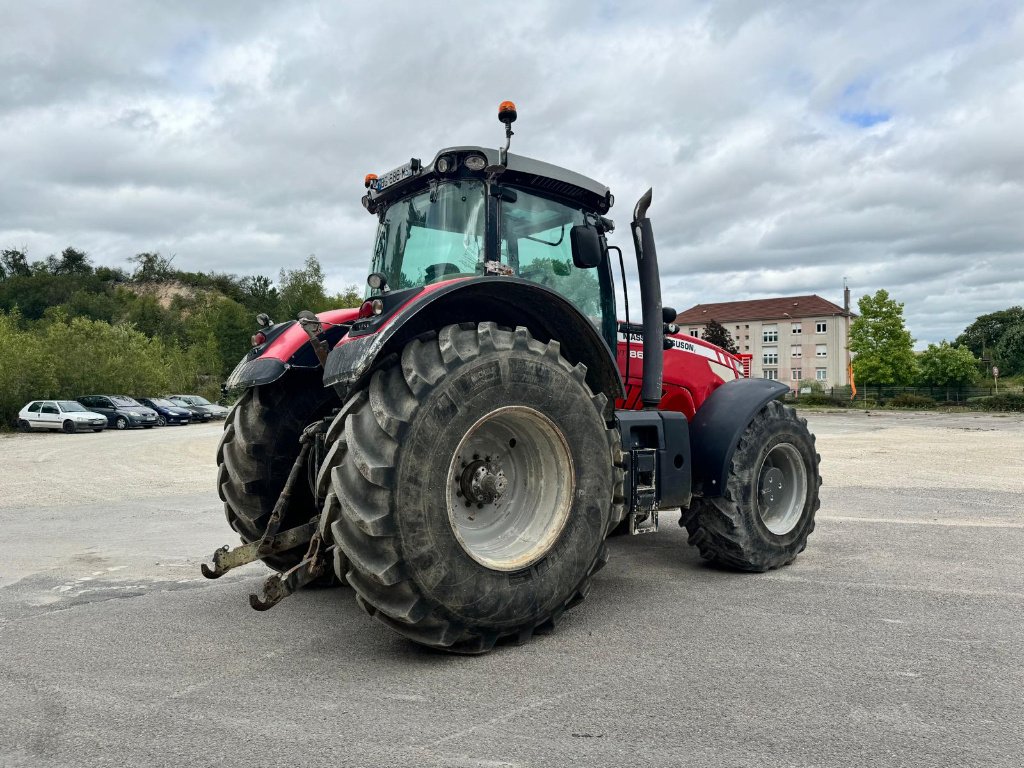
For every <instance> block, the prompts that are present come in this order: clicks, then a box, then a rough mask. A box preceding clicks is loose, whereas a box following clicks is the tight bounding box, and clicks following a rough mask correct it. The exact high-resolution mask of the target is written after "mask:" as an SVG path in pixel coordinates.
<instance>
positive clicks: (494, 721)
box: [0, 413, 1024, 768]
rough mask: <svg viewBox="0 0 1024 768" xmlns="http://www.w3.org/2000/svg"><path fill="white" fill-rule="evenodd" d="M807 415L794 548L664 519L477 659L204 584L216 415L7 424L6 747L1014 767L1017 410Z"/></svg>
mask: <svg viewBox="0 0 1024 768" xmlns="http://www.w3.org/2000/svg"><path fill="white" fill-rule="evenodd" d="M807 415H808V417H809V420H810V423H811V427H812V429H813V430H814V431H815V432H816V433H817V435H818V446H819V450H820V452H821V455H822V474H823V476H824V479H825V485H824V486H823V488H822V509H821V512H820V513H819V517H818V528H817V530H816V531H815V532H814V534H813V535H812V537H811V540H810V544H809V547H808V550H807V551H806V552H805V553H804V554H803V555H802V556H801V557H800V558H798V560H797V561H796V562H795V563H794V564H793V565H792V566H790V567H788V568H785V569H782V570H780V571H776V572H772V573H768V574H763V575H755V576H750V575H737V574H733V573H728V572H724V571H720V570H716V569H713V568H710V567H707V566H705V565H703V564H702V562H701V561H700V558H699V556H698V555H697V552H696V550H694V549H692V548H690V547H688V546H687V544H686V536H685V532H684V531H682V530H681V529H680V528H678V527H677V525H676V521H677V519H678V514H674V513H669V514H666V515H664V516H663V524H662V530H661V532H659V533H658V534H657V535H656V536H653V537H635V538H620V539H615V540H613V542H612V559H611V561H610V562H609V564H608V566H607V567H606V568H605V569H604V570H603V571H602V572H601V573H600V574H599V575H598V577H597V579H596V583H595V585H594V590H593V592H592V593H591V595H590V597H589V598H588V599H587V601H586V602H585V603H584V604H583V605H581V606H580V607H579V608H577V609H576V610H574V611H573V612H571V613H570V614H567V616H566V617H565V619H564V620H563V623H562V624H561V625H560V626H559V628H558V630H557V631H556V632H555V633H554V634H551V635H547V636H543V637H539V638H536V639H534V640H533V641H532V642H530V643H529V644H527V645H525V646H522V647H501V648H499V649H497V650H496V651H495V652H493V653H491V654H489V655H486V656H483V657H476V658H465V657H453V656H447V655H443V654H438V653H435V652H431V651H427V650H424V649H421V648H418V647H416V646H413V645H411V644H409V643H408V642H406V641H404V640H402V639H400V638H398V637H397V636H395V635H393V634H392V633H390V632H389V631H388V630H387V629H386V628H385V627H383V626H381V625H379V624H377V623H375V622H374V621H372V620H371V619H369V618H368V617H367V616H366V615H365V614H363V613H362V611H361V610H360V609H358V607H357V606H356V605H355V602H354V601H353V599H352V597H351V594H350V593H349V592H347V591H344V590H320V591H312V592H305V593H302V594H299V595H295V596H293V597H291V598H289V599H288V600H286V601H285V602H283V603H282V604H281V605H279V606H277V607H275V608H274V609H273V610H271V611H269V612H268V613H263V614H261V613H257V612H255V611H252V610H251V609H250V608H249V606H248V600H247V597H248V594H249V592H251V591H254V590H255V589H256V588H257V587H258V586H259V584H260V580H261V576H263V575H265V573H266V571H265V569H264V568H263V566H262V565H259V564H256V565H251V566H247V567H246V568H243V569H240V570H239V571H236V572H233V573H231V574H229V575H228V576H226V577H224V578H222V579H220V580H218V581H207V580H205V579H203V578H202V577H201V576H200V574H199V570H198V568H199V563H200V562H201V561H202V560H203V558H204V557H205V556H208V555H209V553H210V552H212V551H213V549H214V548H216V547H217V546H220V545H221V544H224V543H227V542H229V541H230V542H232V543H234V539H233V537H232V536H231V535H230V531H229V530H228V529H227V526H226V524H225V523H224V518H223V515H222V514H221V511H220V504H219V502H218V499H217V496H216V492H215V490H214V476H215V468H214V464H213V460H214V449H215V446H216V442H217V439H218V437H219V430H220V426H219V425H218V424H213V425H193V426H189V427H178V428H170V427H169V428H164V429H158V430H147V431H141V430H140V431H133V432H129V433H114V432H109V433H107V432H105V433H101V434H92V433H90V434H81V435H64V434H32V435H0V459H2V466H3V471H2V474H0V541H2V548H0V766H33V767H35V766H76V767H77V766H94V765H95V766H100V765H110V766H122V765H129V764H130V765H136V766H180V765H199V766H203V765H218V766H221V765H223V766H235V765H238V766H242V765H244V766H252V765H260V766H322V765H328V764H330V765H338V766H390V765H397V766H569V765H581V766H634V765H643V766H648V765H649V766H676V765H680V766H683V765H693V766H866V765H884V766H949V765H965V766H1014V767H1015V768H1017V767H1019V766H1020V765H1022V764H1024V418H1022V417H1021V416H1019V415H1018V416H997V415H985V414H971V415H955V416H946V415H937V414H910V413H906V414H904V413H873V414H863V413H810V414H807Z"/></svg>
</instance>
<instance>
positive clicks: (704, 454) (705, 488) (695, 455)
mask: <svg viewBox="0 0 1024 768" xmlns="http://www.w3.org/2000/svg"><path fill="white" fill-rule="evenodd" d="M787 392H789V387H787V386H786V385H785V384H780V383H779V382H777V381H770V380H768V379H736V380H734V381H728V382H726V383H725V384H723V385H722V386H720V387H719V388H718V389H716V390H715V391H714V392H712V393H711V396H710V397H709V398H708V399H707V400H705V401H704V403H703V405H701V407H700V409H699V410H698V411H697V413H696V414H695V415H694V417H693V421H692V422H690V446H691V454H692V461H693V490H694V493H695V494H696V495H699V496H704V497H713V496H721V495H722V493H723V491H724V488H725V479H726V475H727V474H728V471H729V462H731V461H732V455H733V452H734V451H735V450H736V444H737V443H738V442H739V440H740V436H742V434H743V431H744V430H745V429H746V428H747V425H748V424H749V423H750V420H751V419H753V418H754V416H755V415H756V414H757V412H758V411H760V410H761V409H762V408H763V407H764V405H765V403H767V402H769V401H771V400H777V399H779V398H780V397H782V396H783V395H784V394H786V393H787Z"/></svg>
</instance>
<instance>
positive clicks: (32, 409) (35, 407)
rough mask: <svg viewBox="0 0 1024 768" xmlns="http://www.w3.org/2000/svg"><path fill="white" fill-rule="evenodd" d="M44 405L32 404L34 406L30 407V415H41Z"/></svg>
mask: <svg viewBox="0 0 1024 768" xmlns="http://www.w3.org/2000/svg"><path fill="white" fill-rule="evenodd" d="M42 405H43V404H42V403H32V405H30V406H29V407H28V412H29V413H39V409H40V408H41V407H42Z"/></svg>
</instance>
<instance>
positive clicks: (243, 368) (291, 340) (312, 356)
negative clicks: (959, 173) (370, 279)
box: [224, 309, 359, 389]
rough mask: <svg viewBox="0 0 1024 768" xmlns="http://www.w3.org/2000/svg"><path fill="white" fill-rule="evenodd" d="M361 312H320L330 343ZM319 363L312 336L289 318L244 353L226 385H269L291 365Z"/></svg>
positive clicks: (299, 365)
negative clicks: (280, 328) (310, 338)
mask: <svg viewBox="0 0 1024 768" xmlns="http://www.w3.org/2000/svg"><path fill="white" fill-rule="evenodd" d="M358 314H359V310H358V309H332V310H328V311H327V312H321V313H319V314H318V315H317V317H318V318H319V319H320V320H322V321H323V322H324V334H323V335H324V338H325V339H326V341H327V343H328V345H330V344H334V343H336V342H337V341H338V340H339V339H341V337H343V336H344V335H345V332H346V331H347V330H348V325H349V324H350V323H352V322H353V321H354V320H355V319H356V317H357V315H358ZM319 365H320V362H319V360H317V357H316V353H315V352H314V351H313V346H312V345H311V344H310V343H309V336H307V335H306V332H305V331H304V330H303V329H302V326H300V325H299V324H298V323H297V322H296V321H295V320H290V321H288V323H286V324H285V328H284V329H283V330H281V331H280V332H279V333H277V334H276V335H274V336H273V338H272V339H271V340H270V341H268V342H267V343H266V344H264V345H263V346H261V347H253V348H252V349H250V350H249V351H248V352H247V353H246V354H245V356H244V357H243V358H242V359H241V360H240V361H239V363H238V365H236V366H235V369H234V370H233V371H232V372H231V375H230V376H228V379H227V381H226V382H224V387H225V389H234V388H236V387H254V386H257V385H259V384H270V383H271V382H274V381H277V380H278V379H279V378H281V377H282V376H284V374H285V373H286V372H287V371H288V370H289V369H291V368H316V367H318V366H319Z"/></svg>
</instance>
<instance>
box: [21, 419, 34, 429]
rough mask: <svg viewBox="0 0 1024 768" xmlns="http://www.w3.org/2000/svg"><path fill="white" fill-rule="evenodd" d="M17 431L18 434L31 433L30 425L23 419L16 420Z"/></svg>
mask: <svg viewBox="0 0 1024 768" xmlns="http://www.w3.org/2000/svg"><path fill="white" fill-rule="evenodd" d="M18 431H19V432H31V431H32V425H31V424H29V423H28V422H27V421H25V419H18Z"/></svg>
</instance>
